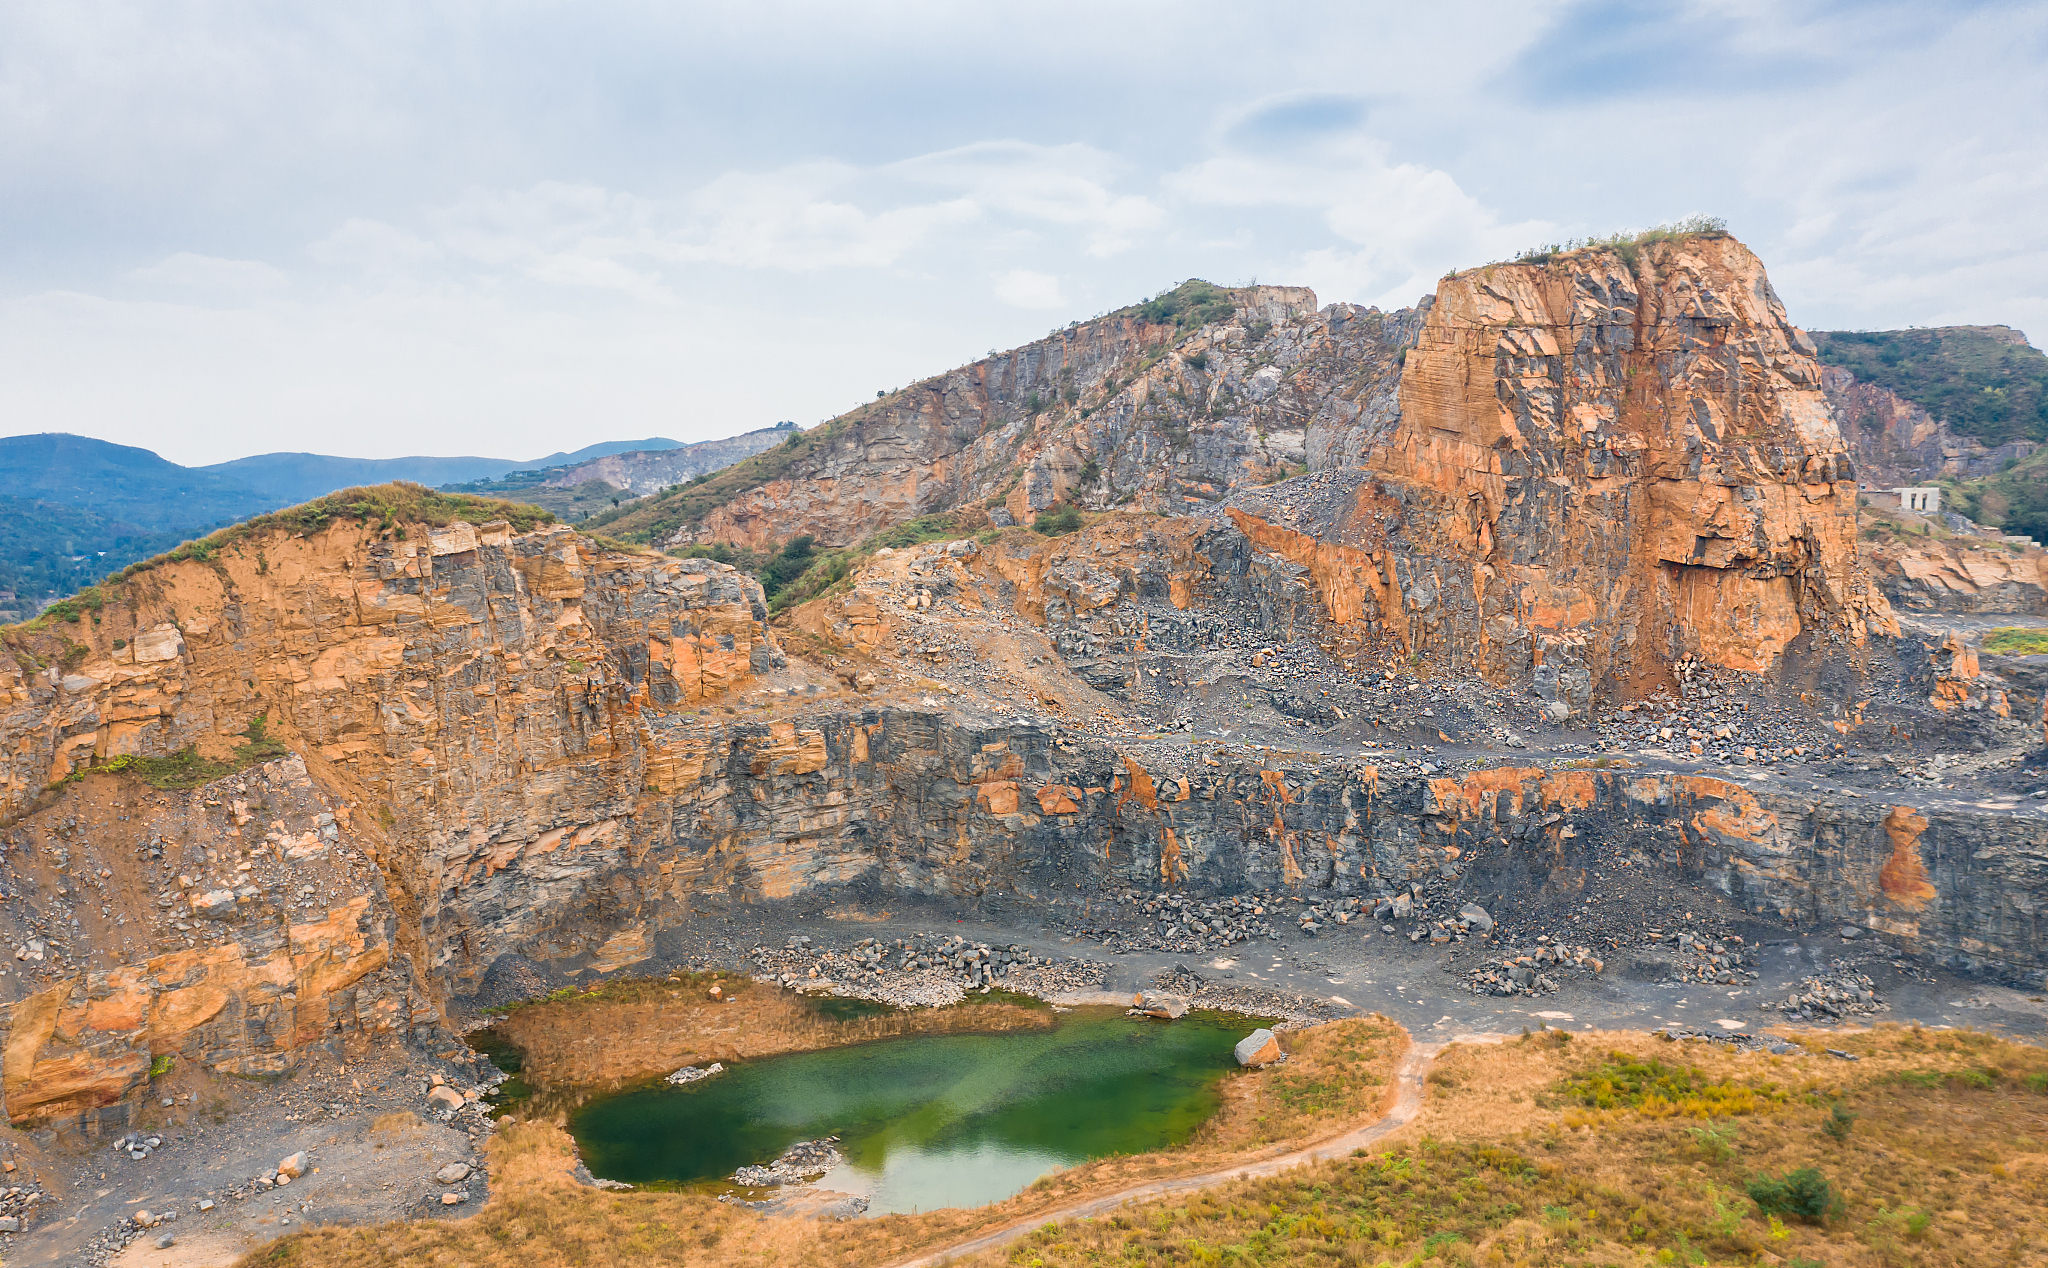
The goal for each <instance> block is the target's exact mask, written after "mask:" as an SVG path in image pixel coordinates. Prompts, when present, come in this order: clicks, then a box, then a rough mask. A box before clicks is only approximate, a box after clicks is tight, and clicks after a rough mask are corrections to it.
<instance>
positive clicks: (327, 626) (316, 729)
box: [0, 521, 781, 1119]
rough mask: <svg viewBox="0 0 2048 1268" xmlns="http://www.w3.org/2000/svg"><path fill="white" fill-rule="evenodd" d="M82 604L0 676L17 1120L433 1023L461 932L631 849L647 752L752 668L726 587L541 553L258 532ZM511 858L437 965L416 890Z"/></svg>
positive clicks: (473, 531)
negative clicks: (142, 1076)
mask: <svg viewBox="0 0 2048 1268" xmlns="http://www.w3.org/2000/svg"><path fill="white" fill-rule="evenodd" d="M111 597H112V601H111V602H108V603H106V604H105V606H104V607H103V608H101V609H99V610H98V611H95V612H93V613H91V614H90V619H81V620H79V621H77V622H75V623H70V624H65V623H58V624H56V625H54V626H53V627H51V628H50V629H48V630H45V631H41V632H31V633H27V634H17V635H15V636H14V637H12V638H10V640H9V648H8V655H7V657H6V659H5V660H4V662H0V664H4V669H0V699H4V701H5V705H6V712H5V714H4V715H0V814H4V816H5V820H4V821H6V822H8V823H9V825H10V826H9V828H8V829H7V832H6V836H5V838H4V840H5V841H6V843H7V845H8V847H9V848H8V852H7V856H6V865H7V874H8V880H7V884H8V886H9V888H10V889H12V890H14V891H15V894H16V897H17V899H18V901H9V902H8V903H6V904H5V906H4V907H0V930H4V931H5V936H7V937H9V938H12V939H13V941H12V942H10V943H8V945H9V946H15V947H19V948H21V958H19V959H18V960H17V967H16V969H15V970H14V971H13V973H12V974H10V975H9V976H8V977H7V978H6V979H4V983H0V1000H4V1001H5V1003H6V1006H7V1008H8V1010H9V1013H8V1016H9V1017H10V1018H12V1020H11V1021H10V1022H9V1023H8V1024H9V1027H10V1029H9V1036H10V1038H9V1046H8V1048H7V1058H6V1078H7V1080H8V1084H7V1089H8V1101H9V1108H10V1113H12V1114H14V1115H15V1116H16V1118H17V1119H20V1118H22V1117H23V1116H24V1115H27V1116H38V1115H51V1114H58V1113H60V1112H73V1111H77V1110H80V1109H83V1108H88V1107H90V1106H92V1105H94V1104H100V1103H105V1102H106V1101H107V1100H109V1099H110V1098H118V1096H119V1095H121V1094H123V1093H124V1092H125V1091H127V1090H132V1088H133V1086H134V1084H135V1081H136V1078H137V1070H138V1069H146V1068H147V1066H148V1064H149V1061H150V1060H151V1059H152V1058H153V1057H155V1056H165V1055H178V1056H182V1057H184V1058H186V1059H190V1060H197V1061H204V1062H206V1063H207V1064H209V1065H212V1066H214V1067H216V1068H219V1069H225V1070H243V1069H270V1068H275V1066H276V1065H277V1063H279V1062H288V1061H289V1060H290V1059H291V1054H292V1053H293V1052H295V1051H296V1050H298V1049H301V1048H303V1047H304V1046H306V1045H307V1044H309V1043H313V1042H322V1041H326V1040H328V1039H331V1038H333V1037H335V1035H340V1036H341V1037H343V1038H345V1037H346V1035H347V1034H348V1033H355V1032H361V1033H371V1034H374V1033H378V1032H382V1031H387V1030H393V1029H408V1028H411V1027H415V1026H418V1025H421V1024H424V1020H431V1019H432V1018H434V1017H435V1016H436V1015H437V1014H436V1010H435V1007H434V1005H433V1004H431V1003H430V1002H427V1000H428V999H429V997H431V998H435V999H438V998H445V996H446V993H447V989H448V987H447V985H446V982H447V981H449V980H453V979H458V978H461V976H462V975H463V974H464V973H465V972H468V971H469V967H468V966H470V965H472V964H473V963H476V962H478V961H483V962H488V961H489V960H490V959H491V958H492V957H494V956H495V955H497V954H499V953H500V951H501V950H502V949H503V948H499V947H496V946H493V945H491V944H490V943H488V942H487V941H485V940H484V938H485V935H486V934H489V933H492V932H502V933H503V934H504V936H507V937H512V938H515V939H516V938H519V937H523V936H524V934H525V931H526V930H528V929H530V928H532V927H535V926H536V925H538V924H543V923H545V922H546V921H547V919H548V918H549V913H548V911H547V909H546V905H547V903H548V902H550V901H552V900H553V899H555V898H556V897H559V896H560V895H561V894H562V893H563V892H564V891H565V890H567V891H574V892H575V893H576V894H577V895H578V896H579V901H580V894H581V891H582V889H583V888H584V887H585V886H589V885H597V884H601V883H602V880H603V878H604V877H605V876H606V875H607V874H609V873H610V872H611V871H613V870H615V869H616V868H617V867H618V866H619V865H620V862H621V860H624V859H626V858H630V857H631V856H632V855H633V853H634V850H635V848H636V846H635V843H634V842H633V841H632V839H631V834H630V833H626V832H621V831H620V830H619V828H620V824H621V823H622V822H630V821H631V817H632V816H633V814H634V813H635V812H636V811H637V810H638V809H639V808H640V807H641V806H642V805H643V804H644V803H646V802H647V801H649V800H652V799H658V798H659V796H660V792H659V790H660V789H661V788H662V787H663V786H664V784H665V782H666V781H669V780H671V779H674V778H677V776H676V775H675V773H674V768H675V763H676V762H677V761H678V760H679V758H678V755H677V752H676V751H675V750H674V749H672V748H668V747H664V746H661V745H657V744H655V743H653V742H652V741H651V736H652V735H653V732H654V730H655V729H656V728H658V727H660V726H662V725H664V722H665V720H666V719H667V718H669V717H671V716H674V715H678V714H681V713H683V712H685V711H690V710H693V709H694V707H696V706H699V705H701V704H702V703H703V702H705V701H706V700H708V699H711V698H715V697H722V696H724V695H726V694H727V693H728V692H729V691H730V690H731V689H732V688H734V687H736V686H739V685H742V684H744V683H746V682H748V681H751V680H752V678H753V676H754V675H755V674H757V673H759V672H763V671H766V670H768V669H769V668H771V667H772V666H773V665H774V664H775V663H777V662H778V661H779V660H780V659H781V652H780V651H779V649H778V648H777V647H776V645H775V643H774V641H773V639H772V637H771V636H770V635H769V633H768V631H767V628H766V625H765V618H766V610H765V605H764V603H763V601H762V596H761V591H760V587H759V586H758V584H756V583H755V582H753V581H752V580H751V579H750V578H747V577H745V576H744V575H743V574H740V573H737V572H735V571H734V570H732V569H730V568H727V567H725V566H724V565H720V564H714V563H708V562H706V561H701V560H692V561H676V560H672V559H666V558H663V557H659V556H649V555H626V554H621V553H617V552H611V551H606V550H603V549H600V548H598V547H596V546H595V545H594V544H593V543H591V542H590V541H589V540H588V539H585V538H582V537H580V536H579V535H577V534H575V533H573V532H570V531H569V530H567V529H562V528H554V529H547V530H543V531H539V532H534V533H529V534H525V535H515V534H513V533H512V531H511V530H510V528H509V526H507V525H505V524H503V523H486V524H483V525H480V526H479V525H473V524H469V523H465V522H462V521H456V522H454V523H452V524H448V525H445V526H442V527H437V528H430V527H429V526H426V525H418V524H414V525H409V526H408V525H388V524H376V523H370V524H359V523H353V522H342V523H338V524H335V525H333V526H331V527H328V528H326V529H323V530H321V531H318V532H313V533H297V534H294V533H291V532H285V531H275V532H266V533H255V534H251V535H249V536H248V537H245V538H243V539H242V540H240V541H237V542H235V543H233V544H231V545H229V546H227V547H226V548H224V549H222V550H221V551H220V552H219V553H218V554H217V555H215V557H214V558H212V559H211V560H209V561H205V562H201V561H198V560H190V561H185V562H179V563H170V564H165V565H162V566H159V567H157V568H154V569H152V570H150V571H147V572H145V573H143V574H142V575H141V576H139V577H136V578H133V579H131V580H130V581H128V582H125V583H123V584H122V585H121V586H119V587H118V588H116V589H114V590H113V592H112V596H111ZM263 741H268V742H271V743H274V744H281V745H282V746H285V747H286V748H288V749H289V750H290V751H292V752H293V753H295V754H296V756H294V757H292V758H289V759H284V761H283V764H282V765H280V763H279V762H278V761H272V762H270V763H268V764H267V765H263V766H259V767H258V770H260V771H264V772H269V773H267V774H264V775H261V776H252V775H241V776H236V777H235V778H233V779H230V780H228V781H226V782H210V783H207V784H205V785H204V787H203V789H201V791H200V792H198V793H191V794H178V793H172V792H161V793H159V792H154V791H151V790H150V789H149V785H148V784H146V783H143V782H141V780H140V779H139V778H138V777H139V776H143V775H147V776H150V777H151V778H154V779H156V780H157V781H159V782H164V781H169V782H172V783H176V782H178V781H180V780H184V779H187V778H188V777H190V778H198V777H201V776H203V775H204V774H205V773H206V772H205V770H204V768H203V766H201V765H199V764H200V763H203V762H205V761H208V760H214V761H218V762H221V763H226V764H228V765H245V764H247V762H249V761H251V760H255V759H258V758H261V757H262V756H264V754H265V753H266V752H267V751H281V750H266V749H263V748H257V747H253V746H255V745H257V744H258V743H259V742H263ZM138 763H139V764H138ZM252 778H254V779H256V780H257V781H258V783H259V784H260V785H261V788H260V790H258V791H254V792H247V795H246V796H245V795H244V793H245V791H247V790H246V789H245V787H244V785H245V783H246V781H247V780H249V779H252ZM93 789H101V791H99V792H92V790H93ZM108 789H112V790H113V791H107V790H108ZM89 792H92V796H94V797H98V798H100V799H101V800H102V801H107V800H108V799H111V802H110V803H109V804H114V805H118V806H119V807H120V808H121V809H120V810H119V811H110V812H107V813H102V814H98V815H97V817H95V814H94V813H93V812H90V811H86V812H83V813H82V812H81V810H80V809H79V807H80V805H81V804H82V803H81V800H80V799H81V798H85V797H87V794H88V793H89ZM252 799H253V800H252ZM245 803H247V804H245ZM252 806H253V807H255V808H253V809H252V808H251V807H252ZM252 815H253V816H258V817H259V818H260V819H261V820H262V822H263V823H264V824H265V825H267V826H265V827H264V828H263V835H262V836H261V837H260V838H259V839H252V838H254V837H255V834H256V832H257V828H256V827H255V826H252V824H251V818H250V816H252ZM81 825H83V826H81ZM139 834H142V835H139ZM309 834H310V835H309ZM515 860H523V861H524V862H525V874H526V875H528V876H530V877H532V878H534V885H533V887H532V888H531V889H530V890H529V891H528V892H526V893H525V894H523V895H522V900H521V901H522V904H523V905H522V908H521V910H520V911H519V912H517V913H515V914H514V915H513V916H511V917H509V918H508V919H507V920H505V921H492V920H481V921H478V920H471V919H469V918H468V917H467V915H466V914H465V918H464V919H462V920H460V921H457V922H455V924H456V926H457V927H458V928H459V930H460V932H461V936H462V939H463V940H462V941H459V942H454V943H450V942H448V941H446V940H445V939H443V938H442V937H441V936H440V932H439V931H440V930H441V929H442V927H443V922H444V916H443V913H442V911H441V903H442V900H443V896H444V895H446V894H447V893H449V892H451V890H452V891H454V892H458V893H459V892H460V891H461V884H460V882H461V879H462V878H463V877H464V876H465V875H467V874H469V873H470V871H472V870H474V871H475V872H477V873H480V874H484V875H489V874H492V873H495V872H497V871H500V870H502V869H503V868H505V867H506V866H507V865H508V864H510V863H512V862H514V861H515ZM451 870H452V871H453V872H454V874H455V875H454V877H453V878H452V879H451V877H450V876H449V875H448V873H449V872H450V871H451ZM604 936H607V937H608V936H609V933H606V934H605V935H604ZM600 940H602V939H600ZM580 949H581V948H579V950H580ZM401 956H402V960H401V958H400V957H401ZM387 964H388V965H390V966H391V972H390V973H388V974H386V975H385V976H384V977H382V978H380V979H379V981H380V982H381V983H382V985H381V986H380V987H379V988H378V990H377V991H376V992H374V993H373V996H372V997H370V998H369V999H368V1000H366V999H365V997H363V996H362V995H361V993H360V990H359V988H358V987H357V983H358V982H359V981H361V980H362V978H363V977H364V975H370V974H377V973H380V972H382V971H383V970H384V969H385V967H386V966H387ZM416 991H417V992H418V993H417V994H416V993H415V992H416ZM24 1010H25V1011H24ZM329 1018H333V1019H335V1028H336V1029H335V1030H334V1034H332V1035H331V1034H330V1033H329V1030H330V1028H329V1027H328V1025H327V1022H326V1019H329ZM350 1019H353V1020H350ZM423 1019H424V1020H423Z"/></svg>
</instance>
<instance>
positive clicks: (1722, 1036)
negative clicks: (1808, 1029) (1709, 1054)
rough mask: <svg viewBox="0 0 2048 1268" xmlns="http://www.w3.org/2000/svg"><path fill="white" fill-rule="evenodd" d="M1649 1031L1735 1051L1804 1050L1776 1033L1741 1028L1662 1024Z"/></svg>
mask: <svg viewBox="0 0 2048 1268" xmlns="http://www.w3.org/2000/svg"><path fill="white" fill-rule="evenodd" d="M1650 1033H1651V1034H1653V1035H1655V1036H1657V1037H1658V1038H1659V1039H1663V1040H1666V1041H1668V1042H1671V1043H1719V1044H1727V1045H1728V1046H1729V1047H1731V1048H1733V1049H1735V1050H1736V1051H1737V1052H1768V1053H1770V1054H1771V1055H1772V1056H1774V1057H1783V1056H1790V1055H1792V1054H1794V1053H1800V1052H1805V1051H1806V1049H1804V1048H1802V1047H1800V1046H1799V1045H1798V1044H1796V1043H1789V1042H1787V1041H1786V1040H1783V1039H1780V1038H1778V1037H1777V1036H1776V1035H1752V1034H1750V1033H1749V1032H1748V1031H1743V1030H1736V1031H1726V1030H1692V1029H1688V1028H1687V1027H1684V1026H1662V1027H1659V1028H1658V1029H1656V1030H1653V1031H1651V1032H1650Z"/></svg>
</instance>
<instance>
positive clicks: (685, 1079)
mask: <svg viewBox="0 0 2048 1268" xmlns="http://www.w3.org/2000/svg"><path fill="white" fill-rule="evenodd" d="M724 1073H725V1065H724V1064H723V1063H722V1062H718V1061H714V1062H712V1063H711V1064H710V1065H707V1066H701V1067H700V1066H694V1065H686V1066H684V1067H683V1068H682V1069H680V1070H678V1071H676V1072H675V1073H674V1074H671V1075H669V1076H668V1081H669V1082H670V1083H673V1084H675V1085H676V1086H678V1087H681V1086H682V1085H683V1084H685V1083H695V1082H696V1081H697V1080H699V1079H708V1078H710V1077H711V1076H712V1075H714V1074H724Z"/></svg>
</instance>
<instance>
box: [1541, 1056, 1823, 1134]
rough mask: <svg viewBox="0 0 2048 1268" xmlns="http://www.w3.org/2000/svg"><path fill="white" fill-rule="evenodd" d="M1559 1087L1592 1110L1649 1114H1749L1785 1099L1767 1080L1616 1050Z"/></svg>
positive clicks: (1670, 1115) (1666, 1115) (1658, 1116)
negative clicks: (1740, 1078)
mask: <svg viewBox="0 0 2048 1268" xmlns="http://www.w3.org/2000/svg"><path fill="white" fill-rule="evenodd" d="M1558 1090H1559V1091H1560V1092H1562V1093H1563V1094H1564V1095H1565V1096H1567V1097H1569V1098H1570V1099H1572V1100H1574V1101H1577V1102H1578V1103H1579V1104H1581V1105H1586V1106H1590V1107H1592V1108H1594V1109H1632V1110H1635V1111H1637V1112H1638V1113H1641V1114H1643V1115H1645V1116H1647V1117H1650V1118H1670V1117H1675V1116H1683V1117H1691V1118H1725V1117H1729V1116H1732V1115H1736V1114H1753V1113H1755V1112H1757V1111H1758V1110H1761V1109H1764V1108H1766V1107H1767V1106H1768V1105H1770V1104H1772V1103H1775V1102H1778V1101H1782V1100H1784V1098H1785V1094H1784V1093H1783V1092H1781V1091H1779V1090H1778V1089H1777V1088H1774V1087H1771V1086H1769V1085H1768V1084H1766V1085H1764V1086H1761V1087H1749V1086H1746V1085H1744V1084H1740V1083H1716V1082H1713V1081H1712V1080H1710V1079H1708V1078H1707V1076H1706V1075H1705V1074H1704V1073H1703V1072H1702V1071H1700V1070H1698V1069H1697V1068H1693V1067H1680V1066H1667V1065H1665V1064H1664V1063H1663V1062H1661V1061H1656V1060H1651V1061H1637V1060H1635V1059H1633V1058H1631V1057H1628V1056H1625V1055H1623V1054H1621V1053H1618V1052H1616V1053H1610V1054H1609V1055H1608V1059H1607V1061H1606V1062H1605V1063H1603V1064H1602V1065H1601V1066H1599V1067H1598V1068H1597V1069H1594V1070H1590V1071H1588V1072H1586V1073H1585V1074H1582V1075H1578V1076H1576V1077H1573V1078H1570V1079H1567V1080H1565V1082H1564V1084H1563V1085H1562V1086H1561V1087H1560V1088H1559V1089H1558Z"/></svg>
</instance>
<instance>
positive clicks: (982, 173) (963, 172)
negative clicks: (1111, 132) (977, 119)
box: [888, 141, 1164, 257]
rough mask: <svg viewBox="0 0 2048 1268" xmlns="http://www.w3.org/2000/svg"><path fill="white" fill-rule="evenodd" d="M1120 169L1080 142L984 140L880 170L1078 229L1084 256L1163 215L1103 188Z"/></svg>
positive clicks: (1121, 242)
mask: <svg viewBox="0 0 2048 1268" xmlns="http://www.w3.org/2000/svg"><path fill="white" fill-rule="evenodd" d="M1127 166H1128V165H1127V164H1124V163H1122V162H1120V161H1118V160H1117V159H1115V158H1113V157H1112V156H1110V155H1108V154H1105V153H1103V152H1102V151H1100V150H1097V149H1095V148H1093V147H1092V146H1087V145H1078V144H1071V145H1032V144H1029V143H1027V142H1024V141H986V142H982V143H979V144H976V145H967V146H961V147H960V148H958V149H953V150H945V151H941V152H939V153H936V154H926V155H922V156H920V157H918V158H914V159H910V160H907V161H905V162H902V163H897V164H894V165H892V167H891V168H890V169H888V170H889V171H890V172H891V173H894V174H901V175H903V176H906V177H909V178H910V179H912V180H917V181H922V182H925V183H928V184H934V185H943V186H948V187H951V188H954V189H958V190H960V191H962V192H963V193H964V194H965V195H966V196H967V197H968V198H969V199H970V200H971V201H972V202H973V203H974V204H975V205H976V206H978V207H982V208H985V209H987V210H988V211H990V212H992V213H996V214H1001V215H1009V216H1014V217H1017V218H1018V219H1021V220H1026V221H1031V220H1037V221H1043V222H1045V223H1048V224H1054V225H1063V226H1070V227H1076V228H1080V229H1083V230H1086V231H1087V239H1086V241H1087V251H1088V254H1090V255H1093V256H1097V257H1102V256H1109V255H1115V254H1116V253H1118V252H1120V251H1123V250H1125V249H1127V248H1128V247H1129V246H1130V245H1131V241H1132V237H1133V235H1135V234H1138V233H1141V232H1143V231H1145V230H1147V229H1152V228H1155V227H1157V226H1158V225H1159V223H1160V221H1161V220H1162V219H1163V218H1164V213H1163V212H1162V211H1161V209H1160V208H1159V206H1158V205H1157V204H1156V203H1154V202H1153V201H1152V200H1151V199H1150V198H1147V197H1145V196H1144V195H1141V194H1118V193H1115V192H1114V191H1113V190H1112V189H1111V188H1110V182H1111V181H1112V180H1114V179H1115V177H1116V176H1117V175H1118V174H1119V173H1120V172H1122V171H1123V170H1125V169H1126V167H1127Z"/></svg>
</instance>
